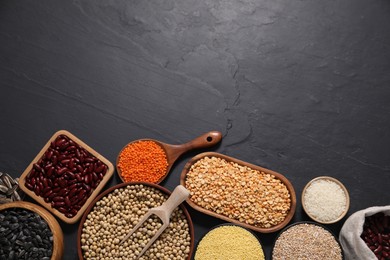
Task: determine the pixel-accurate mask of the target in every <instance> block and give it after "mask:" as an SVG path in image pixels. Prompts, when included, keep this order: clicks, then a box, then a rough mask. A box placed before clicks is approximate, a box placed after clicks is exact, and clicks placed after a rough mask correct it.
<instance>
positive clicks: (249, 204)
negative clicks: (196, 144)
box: [180, 152, 296, 233]
mask: <svg viewBox="0 0 390 260" xmlns="http://www.w3.org/2000/svg"><path fill="white" fill-rule="evenodd" d="M202 159H204V160H208V161H207V164H208V165H206V162H205V163H204V164H203V165H198V164H197V163H198V161H200V160H202ZM216 161H219V162H221V164H220V165H218V163H219V162H218V163H216V164H215V162H216ZM222 165H223V166H222ZM195 166H196V168H197V170H196V172H195V170H193V167H195ZM237 169H239V170H238V171H241V172H240V173H237ZM191 171H192V175H193V177H191V179H193V180H191V181H188V180H189V173H190V172H191ZM244 176H251V177H250V178H249V177H248V178H247V179H244ZM273 180H275V181H273ZM279 181H280V182H279ZM267 182H268V183H267ZM180 184H181V185H183V186H184V187H186V188H187V189H188V190H189V191H190V192H191V194H190V197H189V198H188V199H187V203H188V205H190V206H191V207H192V208H194V209H195V210H198V211H200V212H202V213H204V214H207V215H210V216H213V217H216V218H219V219H222V220H224V221H228V222H231V223H234V224H237V225H240V226H243V227H245V228H249V229H252V230H254V231H257V232H260V233H271V232H275V231H277V230H280V229H281V228H283V227H284V226H286V225H287V224H288V223H289V222H290V220H291V219H292V217H293V216H294V213H295V208H296V195H295V191H294V187H293V186H292V184H291V183H290V181H288V180H287V178H286V177H284V176H283V175H282V174H280V173H277V172H275V171H271V170H269V169H266V168H262V167H260V166H257V165H253V164H250V163H248V162H244V161H241V160H238V159H236V158H233V157H229V156H226V155H223V154H220V153H215V152H205V153H201V154H198V155H197V156H195V157H193V158H192V159H191V160H190V161H189V162H188V163H187V164H186V165H185V166H184V169H183V171H182V173H181V176H180ZM272 185H275V186H276V187H278V188H277V189H274V188H272ZM267 189H270V190H267ZM278 189H279V191H278ZM272 193H275V194H276V195H275V196H271V195H270V194H272ZM249 194H251V195H250V196H249ZM288 197H289V198H288ZM281 202H283V205H281ZM280 207H283V209H282V208H280ZM243 212H244V213H243ZM264 212H265V213H264ZM271 218H274V219H275V221H273V222H272V223H271V225H270V221H269V219H271ZM276 218H277V220H276Z"/></svg>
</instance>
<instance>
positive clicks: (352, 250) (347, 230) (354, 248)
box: [339, 205, 390, 260]
mask: <svg viewBox="0 0 390 260" xmlns="http://www.w3.org/2000/svg"><path fill="white" fill-rule="evenodd" d="M379 212H383V213H384V214H385V215H390V205H389V206H381V207H370V208H367V209H363V210H360V211H357V212H355V213H354V214H352V215H351V216H350V217H349V218H348V219H347V220H346V221H345V223H344V225H343V227H342V228H341V231H340V235H339V240H340V243H341V246H342V247H343V250H344V255H345V259H346V260H377V258H376V256H375V255H374V253H373V252H372V251H371V250H370V249H369V248H368V247H367V245H366V244H365V243H364V241H363V239H361V238H360V235H361V234H362V233H363V224H364V220H365V217H368V216H372V215H374V214H376V213H379Z"/></svg>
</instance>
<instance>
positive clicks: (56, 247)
mask: <svg viewBox="0 0 390 260" xmlns="http://www.w3.org/2000/svg"><path fill="white" fill-rule="evenodd" d="M12 208H21V209H25V210H29V211H32V212H35V213H37V214H38V215H39V216H41V217H42V218H43V219H44V220H45V221H46V223H47V224H48V226H49V228H50V230H51V232H52V234H53V252H52V255H51V259H52V260H60V259H62V255H63V252H64V235H63V233H62V229H61V226H60V224H59V223H58V221H57V220H56V219H55V218H54V217H53V215H51V214H50V213H49V212H48V211H47V210H45V209H44V208H42V207H40V206H38V205H35V204H33V203H30V202H26V201H15V202H10V203H6V204H2V205H0V211H2V210H5V209H12Z"/></svg>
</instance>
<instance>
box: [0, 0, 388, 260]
mask: <svg viewBox="0 0 390 260" xmlns="http://www.w3.org/2000/svg"><path fill="white" fill-rule="evenodd" d="M0 86H1V87H0V91H1V92H0V94H1V102H0V113H1V114H0V115H1V127H0V171H3V172H8V173H10V174H11V175H12V176H14V177H17V176H19V175H20V174H21V173H22V172H23V170H24V169H25V168H26V167H27V165H28V164H29V163H30V161H31V160H32V159H33V158H34V156H35V155H36V154H37V153H38V151H39V150H40V149H41V147H42V146H43V145H44V143H45V142H46V141H47V140H48V139H49V137H50V136H51V135H52V134H53V133H54V132H56V131H57V130H60V129H66V130H68V131H70V132H72V133H73V134H74V135H76V136H77V137H79V138H80V139H82V140H83V141H85V142H86V143H87V144H89V145H90V146H91V147H93V148H95V149H96V150H97V151H99V152H100V153H101V154H103V155H104V156H105V157H106V158H108V159H109V160H111V161H112V162H113V163H115V158H116V156H117V154H118V152H119V151H120V149H121V148H122V147H123V146H124V145H125V144H126V143H128V142H129V141H131V140H134V139H139V138H154V139H158V140H161V141H163V142H166V143H171V144H179V143H183V142H186V141H188V140H190V139H192V138H194V137H196V136H198V135H200V134H202V133H204V132H207V131H210V130H219V131H221V132H223V135H224V136H223V141H222V143H221V144H220V145H219V146H217V147H215V148H213V149H211V150H212V151H217V152H220V153H224V154H226V155H229V156H232V157H236V158H238V159H241V160H244V161H248V162H250V163H253V164H257V165H260V166H263V167H266V168H269V169H272V170H275V171H277V172H280V173H282V174H284V175H285V176H286V177H287V178H288V179H289V180H290V181H291V182H292V183H293V185H294V187H295V190H296V192H297V200H298V206H297V211H296V214H295V216H294V218H293V221H292V222H291V223H293V222H297V221H301V220H308V217H307V216H306V215H305V214H304V213H303V212H302V207H301V204H300V197H301V196H300V193H301V191H302V189H303V187H304V185H305V184H306V183H307V182H308V181H309V180H310V179H312V178H314V177H317V176H320V175H329V176H333V177H336V178H338V179H339V180H340V181H342V182H343V183H344V184H345V186H346V187H347V188H348V189H349V192H350V196H351V207H350V211H349V213H348V215H347V216H349V215H350V214H352V213H353V212H355V211H357V210H360V209H363V208H367V207H369V206H373V205H388V204H390V193H389V186H390V131H389V127H390V102H389V101H390V1H388V0H372V1H364V0H353V1H352V0H346V1H334V0H330V1H319V0H313V1H309V0H302V1H297V0H293V1H280V0H276V1H275V0H272V1H264V0H257V1H255V0H243V1H233V0H224V1H222V0H217V1H211V0H206V1H204V0H201V1H187V0H183V1H173V0H165V1H154V0H152V1H125V0H117V1H110V0H108V1H92V0H74V1H58V0H57V1H48V0H41V1H33V0H30V1H27V0H26V1H18V0H13V1H10V0H3V1H1V2H0ZM198 152H200V151H193V152H190V153H188V154H186V155H184V156H183V157H181V159H179V161H178V162H177V163H176V164H175V166H174V167H173V169H172V172H171V174H170V176H169V178H168V179H167V180H166V181H164V182H163V183H162V185H163V186H165V187H166V188H168V189H170V190H173V188H174V187H175V186H176V185H177V184H178V183H179V175H180V173H181V170H182V168H183V166H184V165H185V163H186V162H187V161H188V160H189V159H190V158H191V157H192V156H194V155H196V154H197V153H198ZM117 183H119V179H118V177H117V176H114V178H112V179H111V181H110V182H109V183H108V185H107V187H110V186H113V185H115V184H117ZM189 211H190V214H191V216H192V219H193V221H194V226H195V238H196V240H199V239H200V238H201V236H202V235H203V234H205V233H206V232H207V231H208V230H209V229H210V228H211V227H212V226H214V225H217V224H220V223H223V222H222V221H220V220H218V219H215V218H212V217H209V216H206V215H203V214H201V213H198V212H195V211H194V210H192V209H189ZM344 221H345V219H343V220H342V221H341V222H340V223H338V224H335V225H330V226H329V227H330V228H331V229H332V230H333V231H334V232H335V233H336V234H338V232H339V230H340V228H341V226H342V224H343V222H344ZM62 229H63V231H64V234H65V255H64V259H76V258H77V254H76V232H77V224H75V225H66V224H62ZM257 235H258V236H259V237H260V239H261V240H262V243H263V245H264V247H265V251H266V255H267V258H268V259H269V258H270V256H271V248H272V243H273V242H274V239H275V237H276V235H277V234H275V233H274V234H266V235H264V234H257Z"/></svg>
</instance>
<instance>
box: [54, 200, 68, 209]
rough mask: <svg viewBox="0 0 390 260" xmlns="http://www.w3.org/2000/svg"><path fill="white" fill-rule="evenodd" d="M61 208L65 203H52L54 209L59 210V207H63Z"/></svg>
mask: <svg viewBox="0 0 390 260" xmlns="http://www.w3.org/2000/svg"><path fill="white" fill-rule="evenodd" d="M63 206H65V202H64V201H57V202H54V208H59V207H63Z"/></svg>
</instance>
